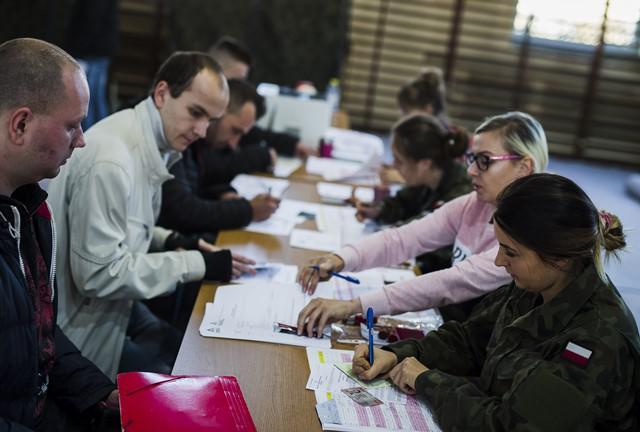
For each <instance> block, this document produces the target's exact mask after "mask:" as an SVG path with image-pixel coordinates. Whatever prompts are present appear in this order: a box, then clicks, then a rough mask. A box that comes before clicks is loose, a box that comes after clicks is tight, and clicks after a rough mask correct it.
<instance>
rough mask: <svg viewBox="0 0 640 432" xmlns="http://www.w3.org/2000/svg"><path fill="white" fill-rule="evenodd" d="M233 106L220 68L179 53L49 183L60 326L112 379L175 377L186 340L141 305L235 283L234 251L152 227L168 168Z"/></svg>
mask: <svg viewBox="0 0 640 432" xmlns="http://www.w3.org/2000/svg"><path fill="white" fill-rule="evenodd" d="M228 99H229V90H228V86H227V82H226V79H225V78H224V76H223V75H222V72H221V69H220V67H219V65H218V64H217V63H216V62H215V60H213V59H212V58H211V57H209V56H208V55H206V54H203V53H195V52H178V53H175V54H173V55H172V56H171V57H169V58H168V59H167V60H166V61H165V62H164V64H163V65H162V66H161V67H160V69H159V70H158V73H157V74H156V77H155V80H154V83H153V86H152V89H151V92H150V96H149V97H148V98H147V99H146V100H144V101H142V102H140V103H139V104H138V105H136V106H135V107H134V108H133V109H127V110H124V111H120V112H117V113H115V114H113V115H111V116H109V117H107V118H105V119H104V120H102V121H100V122H99V123H97V124H96V125H94V126H93V127H92V128H91V129H90V130H89V131H88V132H87V133H86V135H85V141H86V143H87V147H86V150H85V151H84V152H81V153H77V154H74V155H73V157H72V158H71V159H70V160H69V161H68V163H67V166H66V167H65V169H63V170H62V172H61V174H60V175H59V176H58V177H57V178H56V179H55V181H53V182H52V183H51V184H50V187H49V193H50V202H51V205H52V207H53V210H54V213H55V214H56V216H57V221H56V226H57V229H58V234H59V238H58V252H59V254H58V255H59V257H60V259H59V272H58V283H59V287H60V317H59V324H60V326H61V327H62V329H63V330H64V331H65V333H66V334H67V335H68V336H69V338H70V339H71V340H72V341H73V342H74V343H75V344H76V345H77V346H78V347H79V348H80V350H81V351H82V353H83V354H84V355H85V356H86V357H88V358H89V359H91V360H93V361H94V362H95V363H96V364H97V365H98V367H100V369H102V371H103V372H105V373H106V374H107V375H109V376H110V377H112V378H115V375H116V372H117V371H118V370H119V369H120V370H147V371H157V372H170V370H171V367H172V364H173V361H174V360H175V355H176V354H177V349H178V347H179V344H180V335H179V333H177V332H176V331H175V330H173V329H172V328H171V327H170V326H169V325H168V324H167V323H165V322H163V321H161V320H159V319H158V318H157V317H155V316H154V315H153V314H152V313H151V312H150V311H149V310H148V309H147V308H146V306H144V305H143V304H142V303H141V302H140V301H139V300H143V299H149V298H152V297H156V296H159V295H164V294H168V293H171V292H172V291H173V290H174V289H175V287H176V284H178V283H183V282H191V281H198V280H201V279H203V278H205V279H209V280H221V281H227V280H229V279H230V277H231V274H232V256H231V253H230V252H229V251H227V250H223V251H219V250H216V249H215V248H214V247H213V246H212V245H209V244H207V243H205V242H203V241H202V240H198V239H193V240H192V241H191V242H185V241H183V240H184V238H183V237H182V236H180V235H179V234H177V233H172V232H171V231H168V230H165V229H162V228H160V227H156V226H155V221H156V218H157V216H158V212H159V210H160V197H161V185H162V183H163V182H164V181H165V180H167V179H169V178H171V175H170V174H169V171H168V168H169V167H171V165H172V164H173V163H175V162H176V161H178V160H179V159H180V157H181V155H180V152H182V151H183V150H185V149H186V148H187V147H188V146H189V145H190V144H191V143H192V142H193V141H195V140H196V139H198V138H202V137H204V136H205V134H206V130H207V127H208V126H209V124H210V122H212V121H215V120H216V119H218V118H220V117H221V116H222V115H223V113H224V111H225V109H226V106H227V103H228ZM190 248H191V249H195V250H180V251H170V252H167V250H174V249H190ZM197 249H200V250H197ZM235 264H238V263H237V262H236V263H235ZM240 266H242V263H240ZM235 270H237V266H236V269H235ZM123 347H124V351H123Z"/></svg>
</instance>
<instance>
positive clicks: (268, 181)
mask: <svg viewBox="0 0 640 432" xmlns="http://www.w3.org/2000/svg"><path fill="white" fill-rule="evenodd" d="M231 186H233V188H234V189H235V190H237V191H238V194H239V195H240V196H242V197H244V198H246V199H248V200H251V199H253V198H254V197H255V196H256V195H260V194H266V193H270V194H271V195H272V196H274V197H276V198H282V194H284V191H285V190H286V189H287V188H288V187H289V181H288V180H282V179H274V178H271V177H260V176H253V175H247V174H240V175H237V176H236V177H235V178H234V179H233V181H232V182H231Z"/></svg>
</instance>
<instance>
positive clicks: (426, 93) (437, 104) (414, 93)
mask: <svg viewBox="0 0 640 432" xmlns="http://www.w3.org/2000/svg"><path fill="white" fill-rule="evenodd" d="M396 102H397V104H398V108H400V112H401V113H402V115H403V116H408V115H411V114H427V115H430V116H433V117H435V118H436V119H438V121H439V122H440V124H441V125H442V126H443V127H444V128H445V129H446V128H449V119H448V118H447V113H446V110H445V85H444V79H443V77H442V70H440V69H439V68H437V67H426V68H424V69H423V70H422V71H421V72H420V75H418V76H417V77H416V78H414V79H412V80H411V81H409V82H408V83H406V84H405V85H403V86H402V87H401V88H400V90H399V91H398V94H397V95H396ZM452 129H453V128H452ZM468 145H469V143H468V142H467V143H466V146H467V147H468ZM465 150H466V148H465ZM380 179H381V180H382V183H383V184H385V185H388V184H392V183H399V184H403V183H404V182H405V180H406V179H404V178H403V176H402V175H401V173H400V172H398V170H397V169H396V168H394V167H391V166H387V165H385V166H384V167H383V168H382V169H381V170H380Z"/></svg>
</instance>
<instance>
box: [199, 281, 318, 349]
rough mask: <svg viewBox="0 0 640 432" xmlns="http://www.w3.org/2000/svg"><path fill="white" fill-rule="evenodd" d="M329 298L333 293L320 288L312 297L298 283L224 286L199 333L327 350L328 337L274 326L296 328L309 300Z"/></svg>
mask: <svg viewBox="0 0 640 432" xmlns="http://www.w3.org/2000/svg"><path fill="white" fill-rule="evenodd" d="M327 296H328V297H331V293H330V292H324V291H323V290H321V289H319V290H318V291H316V293H315V294H314V295H312V296H309V295H307V294H304V293H303V292H302V290H301V289H300V286H299V285H297V284H281V283H275V282H251V283H245V284H238V285H225V286H221V287H218V289H217V291H216V295H215V299H214V301H213V303H207V305H206V310H205V316H204V318H203V320H202V324H201V325H200V334H201V335H202V336H208V337H219V338H226V339H243V340H253V341H263V342H271V343H280V344H285V345H296V346H314V347H322V348H328V347H330V345H331V341H330V339H329V338H326V337H325V338H320V339H319V338H309V337H305V336H297V335H294V334H286V333H279V332H277V331H275V330H274V323H283V324H288V325H293V326H295V325H296V324H297V319H298V313H299V312H300V310H301V309H302V308H303V306H304V305H305V304H306V303H307V302H308V301H309V300H311V299H312V298H314V297H327ZM248 299H251V301H247V300H248Z"/></svg>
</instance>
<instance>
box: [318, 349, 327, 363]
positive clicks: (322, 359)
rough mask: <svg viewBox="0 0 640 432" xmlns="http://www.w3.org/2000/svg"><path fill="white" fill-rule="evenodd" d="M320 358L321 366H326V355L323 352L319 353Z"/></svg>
mask: <svg viewBox="0 0 640 432" xmlns="http://www.w3.org/2000/svg"><path fill="white" fill-rule="evenodd" d="M318 358H319V359H320V364H325V363H326V361H325V359H324V353H323V352H322V351H318Z"/></svg>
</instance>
